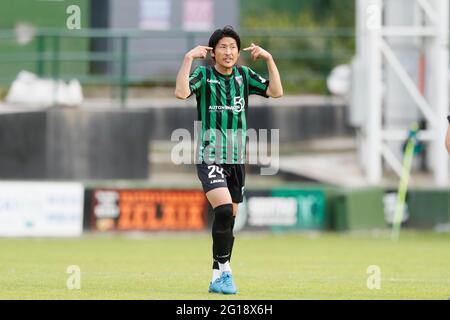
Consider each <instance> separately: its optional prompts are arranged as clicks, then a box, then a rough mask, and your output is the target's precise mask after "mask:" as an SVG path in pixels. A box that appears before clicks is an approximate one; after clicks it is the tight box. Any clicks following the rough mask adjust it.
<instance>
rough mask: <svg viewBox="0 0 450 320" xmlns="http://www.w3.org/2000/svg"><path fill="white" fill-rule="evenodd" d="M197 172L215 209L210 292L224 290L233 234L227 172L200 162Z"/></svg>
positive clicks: (216, 166) (215, 165) (218, 166)
mask: <svg viewBox="0 0 450 320" xmlns="http://www.w3.org/2000/svg"><path fill="white" fill-rule="evenodd" d="M197 173H198V176H199V179H200V181H201V182H202V186H203V190H204V191H205V194H206V197H207V199H208V201H209V203H210V204H211V207H212V208H213V210H214V221H213V226H212V238H213V259H214V262H213V279H212V281H211V284H210V288H209V291H210V292H222V288H221V281H219V280H220V279H221V278H220V277H221V275H222V274H223V272H229V273H231V268H230V266H229V256H230V242H231V236H232V230H231V225H232V220H233V206H232V201H231V196H230V192H229V190H228V188H227V182H226V178H225V172H224V171H223V168H222V167H221V166H220V165H217V164H210V165H207V164H199V165H197Z"/></svg>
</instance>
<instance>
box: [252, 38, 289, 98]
mask: <svg viewBox="0 0 450 320" xmlns="http://www.w3.org/2000/svg"><path fill="white" fill-rule="evenodd" d="M244 51H248V52H250V54H251V56H252V59H253V61H254V60H256V59H258V58H262V59H264V60H265V61H266V63H267V69H268V70H269V87H268V88H267V95H268V96H269V97H272V98H279V97H281V96H282V95H283V86H282V85H281V78H280V73H279V72H278V68H277V65H276V64H275V61H274V60H273V57H272V55H271V54H270V53H269V52H268V51H266V50H264V49H263V48H261V47H260V46H257V45H255V44H254V43H252V45H251V46H250V47H247V48H245V49H244Z"/></svg>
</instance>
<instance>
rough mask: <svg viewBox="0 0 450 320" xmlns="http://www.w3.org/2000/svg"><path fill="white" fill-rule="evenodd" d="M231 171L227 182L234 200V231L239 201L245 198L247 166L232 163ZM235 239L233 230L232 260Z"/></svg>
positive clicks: (231, 243) (231, 242)
mask: <svg viewBox="0 0 450 320" xmlns="http://www.w3.org/2000/svg"><path fill="white" fill-rule="evenodd" d="M229 172H230V175H229V176H228V177H227V184H228V190H229V191H230V195H231V201H232V202H233V223H232V229H231V230H232V231H233V230H234V223H235V221H236V215H237V213H238V206H239V203H241V202H242V201H243V200H244V184H245V166H244V165H243V164H236V165H230V169H229ZM234 239H235V237H234V232H233V234H232V236H231V241H230V261H231V255H232V253H233V247H234Z"/></svg>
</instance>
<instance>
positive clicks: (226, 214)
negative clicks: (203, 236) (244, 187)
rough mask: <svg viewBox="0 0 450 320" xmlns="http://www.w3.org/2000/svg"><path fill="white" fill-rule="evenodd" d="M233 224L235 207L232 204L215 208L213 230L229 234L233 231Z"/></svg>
mask: <svg viewBox="0 0 450 320" xmlns="http://www.w3.org/2000/svg"><path fill="white" fill-rule="evenodd" d="M232 223H233V206H232V204H231V203H230V204H223V205H221V206H218V207H216V208H214V224H213V227H214V228H213V229H215V230H214V231H217V232H227V231H229V230H230V229H231V225H232Z"/></svg>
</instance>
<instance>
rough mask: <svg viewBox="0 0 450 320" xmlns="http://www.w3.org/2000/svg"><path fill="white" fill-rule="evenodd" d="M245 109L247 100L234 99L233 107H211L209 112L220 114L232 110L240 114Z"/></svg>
mask: <svg viewBox="0 0 450 320" xmlns="http://www.w3.org/2000/svg"><path fill="white" fill-rule="evenodd" d="M244 108H245V99H244V98H241V97H234V105H233V106H209V111H213V112H218V111H224V110H232V111H233V112H236V113H239V112H241V111H242V110H244Z"/></svg>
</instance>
